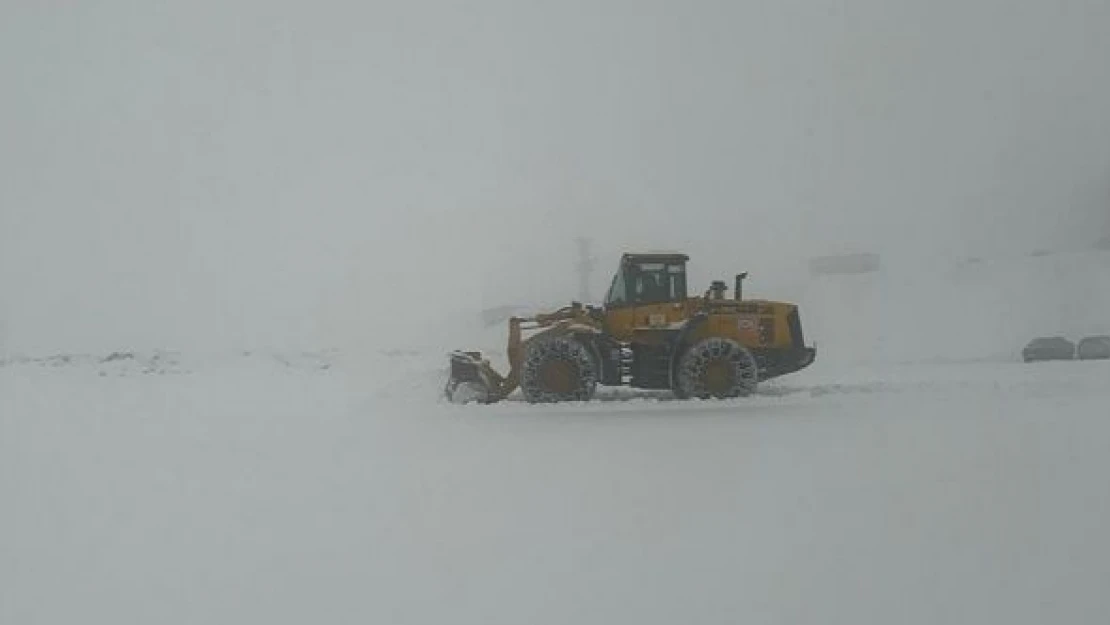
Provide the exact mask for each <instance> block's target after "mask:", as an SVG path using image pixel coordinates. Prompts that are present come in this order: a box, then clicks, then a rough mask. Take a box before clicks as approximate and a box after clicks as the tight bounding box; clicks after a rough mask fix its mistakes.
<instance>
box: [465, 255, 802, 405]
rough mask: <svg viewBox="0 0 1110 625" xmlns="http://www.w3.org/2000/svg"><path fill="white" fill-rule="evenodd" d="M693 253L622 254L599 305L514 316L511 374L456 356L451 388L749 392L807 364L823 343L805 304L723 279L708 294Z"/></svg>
mask: <svg viewBox="0 0 1110 625" xmlns="http://www.w3.org/2000/svg"><path fill="white" fill-rule="evenodd" d="M688 260H689V257H688V256H687V255H685V254H673V253H666V254H663V253H652V254H630V253H629V254H624V255H622V256H621V259H620V266H619V268H618V269H617V272H616V275H615V276H613V282H612V285H611V286H610V287H609V292H608V295H607V296H606V298H605V302H604V304H603V305H602V306H601V307H596V306H589V305H583V304H581V303H578V302H574V303H572V304H571V305H570V306H567V307H565V308H562V309H559V310H556V311H553V312H550V313H546V314H539V315H535V316H531V317H512V318H510V319H509V345H508V359H509V367H510V368H509V372H508V373H507V374H505V375H501V374H500V373H498V372H497V371H495V370H494V369H493V367H491V366H490V363H489V360H487V359H484V358H483V357H482V354H481V353H480V352H470V351H456V352H452V353H451V354H450V361H451V372H450V377H449V379H448V381H447V387H446V389H445V392H446V396H447V398H448V400H450V401H452V402H456V403H469V402H481V403H493V402H497V401H500V400H502V399H505V398H506V397H508V396H509V395H510V394H511V393H513V391H515V390H517V389H518V388H519V389H520V390H521V393H522V395H523V397H524V399H525V400H526V401H528V402H531V403H549V402H561V401H586V400H589V399H590V398H591V397H593V395H594V391H595V390H596V389H597V386H598V385H602V386H630V387H633V388H639V389H659V390H669V391H671V392H672V393H673V394H674V395H675V396H676V397H678V398H681V399H686V398H727V397H744V396H747V395H750V394H752V392H754V391H755V388H756V385H757V384H758V383H759V382H760V381H762V380H768V379H771V378H775V377H778V376H781V375H785V374H788V373H792V372H795V371H798V370H800V369H803V368H805V367H808V366H809V365H810V364H812V363H813V361H814V358H815V357H816V348H814V347H807V346H806V345H805V343H804V340H803V336H802V325H801V319H800V317H799V314H798V307H797V306H796V305H794V304H790V303H786V302H774V301H766V300H746V299H743V297H742V294H743V289H742V287H743V281H744V279H745V278H746V277H747V274H746V273H742V274H739V275H737V276H736V287H735V291H734V293H733V297H732V298H727V297H726V296H725V292H726V291H727V289H728V287H727V286H726V284H725V283H724V282H723V281H719V280H716V281H713V283H712V284H711V285H710V287H709V289H708V290H706V291H705V293H704V294H703V295H701V296H694V297H690V296H688V295H687V287H686V263H687V261H688Z"/></svg>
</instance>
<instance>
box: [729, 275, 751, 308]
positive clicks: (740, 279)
mask: <svg viewBox="0 0 1110 625" xmlns="http://www.w3.org/2000/svg"><path fill="white" fill-rule="evenodd" d="M747 277H748V272H746V271H745V272H744V273H738V274H736V290H735V291H733V293H732V296H733V297H734V298H736V301H740V300H741V299H743V294H744V280H745V279H746V278H747Z"/></svg>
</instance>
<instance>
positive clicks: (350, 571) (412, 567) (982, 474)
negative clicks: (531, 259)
mask: <svg viewBox="0 0 1110 625" xmlns="http://www.w3.org/2000/svg"><path fill="white" fill-rule="evenodd" d="M155 356H156V355H154V354H146V355H133V356H131V357H126V356H122V357H121V356H119V355H117V357H115V358H112V359H111V360H109V361H107V362H101V359H100V358H92V357H86V358H70V359H69V361H68V362H64V361H59V359H46V360H29V359H28V360H22V361H17V362H7V363H6V364H5V366H3V367H0V495H2V501H3V502H4V507H3V510H4V513H3V515H2V517H0V519H2V520H0V554H2V557H0V622H2V623H12V624H18V625H22V624H31V623H113V624H121V623H144V624H145V623H167V624H170V623H237V624H246V623H252V624H253V623H258V624H266V625H275V624H279V623H307V622H326V623H389V624H402V623H437V624H438V623H474V624H483V625H485V624H496V623H504V624H513V625H516V624H520V623H531V624H540V623H552V624H555V623H576V624H578V623H606V624H610V623H637V624H643V623H660V624H664V623H665V624H668V625H671V624H674V623H822V624H826V623H844V624H851V625H858V624H860V623H927V624H935V623H1005V624H1006V625H1014V624H1018V623H1036V624H1043V623H1098V622H1105V621H1106V620H1107V619H1108V618H1110V598H1108V595H1107V594H1106V589H1107V588H1108V587H1110V540H1108V539H1107V538H1106V528H1107V527H1110V487H1108V486H1107V478H1106V476H1107V469H1108V468H1110V460H1108V458H1107V453H1106V449H1107V447H1106V441H1107V440H1110V384H1108V381H1110V363H1081V362H1072V363H1056V364H1044V365H1035V366H1034V365H1029V366H1027V365H1023V364H1021V363H1017V362H1006V361H990V360H985V361H981V362H964V363H948V364H920V363H919V364H903V365H889V364H888V365H884V366H876V365H859V366H838V367H824V368H822V367H816V366H815V367H814V368H813V369H812V370H809V371H806V372H803V373H801V374H799V375H797V376H794V377H790V378H784V379H782V380H781V381H778V382H776V383H771V384H768V385H767V386H766V387H765V388H764V389H763V391H762V392H761V394H760V395H759V396H758V397H754V398H750V399H748V400H742V401H728V402H674V401H668V400H667V399H666V398H665V397H658V396H638V397H637V396H634V397H632V398H631V399H629V400H628V401H623V402H616V401H598V402H593V403H590V404H585V405H563V406H556V407H542V406H530V405H527V404H524V403H522V402H520V401H510V402H505V403H503V404H500V405H496V406H489V407H481V406H462V407H460V406H451V405H448V404H445V403H442V402H441V401H440V400H439V398H438V391H439V386H440V384H441V382H442V380H441V378H440V375H441V373H442V371H441V370H442V368H443V364H444V363H443V362H442V359H441V354H438V353H423V352H421V353H417V352H392V353H378V354H374V355H372V356H361V357H357V358H356V357H353V356H350V355H346V354H343V353H325V354H297V355H274V354H249V355H246V354H235V355H227V356H211V355H209V356H203V357H200V356H188V355H180V354H178V355H174V354H161V355H157V356H158V358H155ZM152 363H154V364H153V365H152ZM627 395H628V393H624V394H621V393H614V392H609V393H607V394H606V396H605V397H603V398H602V399H603V400H604V399H616V398H618V396H623V397H625V398H627Z"/></svg>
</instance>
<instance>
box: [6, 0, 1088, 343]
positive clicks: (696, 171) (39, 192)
mask: <svg viewBox="0 0 1110 625" xmlns="http://www.w3.org/2000/svg"><path fill="white" fill-rule="evenodd" d="M2 14H3V19H2V20H0V58H2V59H3V60H2V61H0V85H2V88H3V94H4V97H3V98H2V100H0V182H2V184H0V333H2V334H0V350H6V351H11V352H15V351H24V352H41V351H68V350H74V351H81V350H108V349H122V348H134V349H144V348H192V349H197V348H202V347H203V348H206V349H223V348H227V347H234V348H252V347H279V348H285V347H303V348H317V347H340V348H365V347H373V346H379V345H390V346H397V345H404V344H409V343H415V342H430V343H435V344H439V343H443V344H446V343H448V342H449V341H450V340H454V339H453V334H454V332H455V331H456V330H457V329H459V328H462V327H468V324H469V322H470V319H471V318H472V316H473V315H474V313H475V311H477V310H478V309H480V308H482V307H484V306H493V305H499V304H505V303H520V302H522V301H523V302H535V301H542V302H543V303H547V302H552V301H562V300H565V299H569V298H572V297H575V296H576V295H577V289H576V282H575V276H574V274H573V264H572V263H573V262H574V258H573V256H574V252H575V248H574V241H573V239H574V237H576V236H580V235H587V236H591V237H593V238H594V240H595V243H596V250H597V254H598V256H599V262H600V268H599V270H598V272H597V273H596V275H595V278H594V291H595V292H597V294H598V296H600V293H601V291H602V289H603V288H604V284H603V282H604V281H605V279H606V278H605V274H606V273H607V272H609V271H610V270H611V268H612V266H613V265H614V264H615V261H616V258H617V255H618V254H619V252H620V251H622V250H625V249H649V248H679V249H684V250H686V251H688V252H690V253H691V254H692V255H693V257H694V263H695V268H694V271H695V276H696V277H697V278H698V281H699V284H697V285H695V286H697V287H699V288H701V286H702V285H701V284H700V282H704V281H705V280H707V279H708V278H709V277H710V276H725V277H727V276H728V275H731V273H732V272H733V271H735V270H740V269H746V270H750V271H752V272H753V280H756V282H754V283H753V288H757V289H758V291H759V292H760V293H761V294H763V295H767V296H776V295H780V294H784V296H786V295H791V289H790V287H789V285H790V284H791V280H792V278H793V276H792V274H791V272H792V271H793V269H794V268H797V267H804V262H805V259H806V258H807V257H808V256H810V255H814V254H823V253H837V252H845V251H861V250H862V251H877V252H881V253H883V254H884V255H885V256H884V258H899V259H901V262H903V263H911V264H916V265H919V267H924V266H926V265H927V264H930V263H934V262H937V261H938V259H957V258H962V257H964V256H969V255H975V256H980V255H985V256H990V255H1003V256H1004V255H1014V254H1024V253H1026V252H1028V251H1029V250H1031V249H1035V248H1045V249H1060V248H1068V247H1076V246H1087V245H1089V243H1090V242H1091V241H1093V240H1094V239H1096V238H1098V236H1099V235H1100V234H1101V233H1102V232H1104V231H1105V230H1106V228H1107V226H1108V225H1110V224H1108V222H1110V209H1108V206H1110V177H1108V173H1110V116H1108V115H1107V114H1106V111H1110V67H1108V66H1107V64H1106V59H1108V58H1110V37H1108V36H1107V24H1110V6H1108V5H1107V4H1106V3H1105V2H1100V1H1089V2H1079V1H1071V2H1069V1H1064V2H1056V3H1042V2H1032V1H1029V0H966V1H962V2H951V1H950V2H939V3H938V2H932V3H922V2H903V1H890V0H847V1H845V2H797V1H784V2H774V3H738V2H725V1H718V2H708V1H701V2H686V3H675V2H663V1H662V0H651V1H635V2H633V1H631V0H621V1H604V2H603V1H590V2H585V1H577V2H560V3H534V2H520V1H509V0H505V1H501V2H488V1H486V2H465V3H464V2H446V1H441V2H416V1H414V2H405V3H402V2H395V3H373V2H372V3H355V2H319V3H312V4H311V5H309V4H306V3H292V2H261V1H254V2H214V1H198V2H179V3H151V2H139V1H134V2H125V1H122V0H115V1H105V2H97V3H72V4H66V5H62V4H58V3H43V2H30V1H23V2H16V1H9V2H6V3H5V4H4V6H3V12H2ZM1062 279H1063V280H1068V279H1069V278H1068V277H1067V276H1063V277H1062ZM756 285H758V286H756ZM986 288H989V285H987V287H986ZM807 314H809V315H810V316H813V315H819V314H820V311H809V312H807ZM464 319H465V322H464ZM448 337H452V339H448ZM452 346H455V345H452ZM457 346H460V347H465V345H457Z"/></svg>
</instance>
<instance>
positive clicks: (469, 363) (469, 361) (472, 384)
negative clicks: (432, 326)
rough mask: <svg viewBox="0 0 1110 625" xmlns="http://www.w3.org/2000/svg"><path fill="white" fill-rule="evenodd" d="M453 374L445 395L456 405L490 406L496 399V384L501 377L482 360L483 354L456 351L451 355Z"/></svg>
mask: <svg viewBox="0 0 1110 625" xmlns="http://www.w3.org/2000/svg"><path fill="white" fill-rule="evenodd" d="M450 359H451V374H450V377H448V379H447V387H446V388H445V389H444V395H445V396H446V397H447V401H449V402H451V403H454V404H469V403H474V402H477V403H481V404H489V403H492V402H494V401H496V399H495V398H494V397H495V396H494V393H493V391H494V389H495V388H496V387H497V386H498V384H497V383H496V382H495V380H497V379H498V378H500V377H501V376H499V375H497V372H496V371H494V370H493V368H492V367H490V364H489V361H487V360H483V359H482V354H481V352H463V351H455V352H451V354H450Z"/></svg>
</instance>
